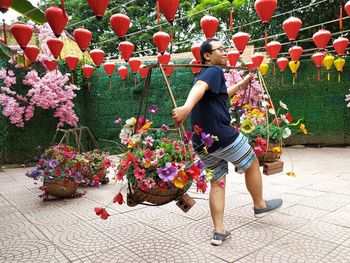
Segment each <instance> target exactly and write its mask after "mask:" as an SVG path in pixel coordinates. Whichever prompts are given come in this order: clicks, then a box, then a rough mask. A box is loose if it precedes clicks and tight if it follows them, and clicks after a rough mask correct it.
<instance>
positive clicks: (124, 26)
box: [109, 14, 130, 40]
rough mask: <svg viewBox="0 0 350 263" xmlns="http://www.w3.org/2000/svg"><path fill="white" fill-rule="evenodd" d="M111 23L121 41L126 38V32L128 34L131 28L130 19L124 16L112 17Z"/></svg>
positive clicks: (116, 15)
mask: <svg viewBox="0 0 350 263" xmlns="http://www.w3.org/2000/svg"><path fill="white" fill-rule="evenodd" d="M109 23H110V24H111V27H112V29H113V31H114V33H115V34H116V35H117V37H118V38H119V40H121V39H123V38H125V35H126V32H128V30H129V27H130V18H129V17H128V16H126V15H124V14H115V15H112V16H111V18H110V19H109Z"/></svg>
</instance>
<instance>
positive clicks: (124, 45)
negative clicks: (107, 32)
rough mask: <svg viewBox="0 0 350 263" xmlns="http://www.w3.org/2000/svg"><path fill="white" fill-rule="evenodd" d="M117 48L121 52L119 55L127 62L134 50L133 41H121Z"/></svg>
mask: <svg viewBox="0 0 350 263" xmlns="http://www.w3.org/2000/svg"><path fill="white" fill-rule="evenodd" d="M118 49H119V52H120V54H121V57H122V58H123V59H124V60H125V62H128V60H129V58H130V57H131V55H132V53H133V52H134V49H135V46H134V44H133V43H130V42H129V41H123V42H121V43H119V45H118Z"/></svg>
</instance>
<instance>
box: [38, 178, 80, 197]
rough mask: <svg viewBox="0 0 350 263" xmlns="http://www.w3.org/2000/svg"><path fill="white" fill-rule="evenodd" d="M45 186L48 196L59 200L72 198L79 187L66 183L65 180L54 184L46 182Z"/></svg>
mask: <svg viewBox="0 0 350 263" xmlns="http://www.w3.org/2000/svg"><path fill="white" fill-rule="evenodd" d="M44 186H46V187H47V189H46V190H45V192H46V193H47V194H49V195H52V196H54V197H58V198H66V197H71V196H72V195H73V194H75V192H76V190H77V186H75V184H74V183H73V182H67V183H64V181H63V180H57V181H53V182H47V181H44Z"/></svg>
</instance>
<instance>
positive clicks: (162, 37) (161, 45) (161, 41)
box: [153, 31, 170, 54]
mask: <svg viewBox="0 0 350 263" xmlns="http://www.w3.org/2000/svg"><path fill="white" fill-rule="evenodd" d="M169 42H170V36H169V35H168V34H167V33H165V32H162V31H159V32H157V33H155V34H154V35H153V43H154V45H155V46H156V47H157V48H158V51H159V52H160V53H161V54H164V52H165V50H166V48H167V47H168V45H169Z"/></svg>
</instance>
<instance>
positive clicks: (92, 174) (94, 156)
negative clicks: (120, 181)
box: [78, 149, 112, 185]
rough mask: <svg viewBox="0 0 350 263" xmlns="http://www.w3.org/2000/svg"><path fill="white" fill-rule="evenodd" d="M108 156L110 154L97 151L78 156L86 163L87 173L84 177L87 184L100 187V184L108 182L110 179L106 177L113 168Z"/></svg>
mask: <svg viewBox="0 0 350 263" xmlns="http://www.w3.org/2000/svg"><path fill="white" fill-rule="evenodd" d="M108 155H109V153H108V152H101V151H100V150H97V149H95V150H93V151H91V152H84V153H82V154H81V155H78V156H81V157H82V158H81V159H82V160H83V161H84V162H85V163H86V168H85V169H86V172H85V173H83V176H84V177H85V179H86V181H87V182H86V183H87V184H89V185H99V184H100V183H106V182H108V177H106V175H107V173H108V168H109V167H112V163H111V161H110V159H108Z"/></svg>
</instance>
